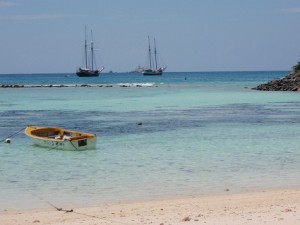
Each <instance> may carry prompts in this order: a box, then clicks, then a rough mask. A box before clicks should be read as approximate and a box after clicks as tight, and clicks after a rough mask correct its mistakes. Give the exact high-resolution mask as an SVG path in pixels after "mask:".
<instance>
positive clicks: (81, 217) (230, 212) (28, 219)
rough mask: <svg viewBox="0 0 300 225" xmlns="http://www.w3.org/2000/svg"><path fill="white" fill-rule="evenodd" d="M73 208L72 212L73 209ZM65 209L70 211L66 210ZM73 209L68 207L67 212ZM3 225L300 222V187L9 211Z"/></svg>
mask: <svg viewBox="0 0 300 225" xmlns="http://www.w3.org/2000/svg"><path fill="white" fill-rule="evenodd" d="M70 209H71V208H70ZM63 210H65V209H63ZM66 210H68V209H66ZM0 224H1V225H17V224H18V225H19V224H22V225H27V224H51V225H66V224H72V225H91V224H126V225H129V224H130V225H134V224H157V225H171V224H172V225H174V224H207V225H212V224H231V225H232V224H239V225H240V224H270V225H271V224H272V225H273V224H288V225H293V224H295V225H296V224H300V189H293V190H290V189H289V190H271V191H261V192H252V193H241V194H231V193H230V191H226V192H225V193H224V194H222V195H215V196H197V197H187V198H174V199H164V200H153V201H140V202H127V203H113V204H103V205H99V206H96V207H89V208H73V212H66V211H57V210H56V209H55V208H51V209H39V210H31V211H16V210H4V211H2V212H1V214H0Z"/></svg>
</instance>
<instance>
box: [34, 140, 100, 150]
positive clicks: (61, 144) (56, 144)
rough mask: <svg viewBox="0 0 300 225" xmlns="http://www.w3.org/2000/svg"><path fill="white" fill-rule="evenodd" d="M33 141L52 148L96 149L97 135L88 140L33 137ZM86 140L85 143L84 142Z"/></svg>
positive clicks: (38, 144) (35, 143)
mask: <svg viewBox="0 0 300 225" xmlns="http://www.w3.org/2000/svg"><path fill="white" fill-rule="evenodd" d="M31 140H32V143H33V144H34V145H37V146H40V147H45V148H51V149H59V150H69V151H70V150H74V151H78V150H79V151H80V150H88V149H96V143H97V141H96V137H95V138H92V139H87V140H75V141H69V140H65V141H61V140H42V139H37V138H31ZM84 141H85V143H84Z"/></svg>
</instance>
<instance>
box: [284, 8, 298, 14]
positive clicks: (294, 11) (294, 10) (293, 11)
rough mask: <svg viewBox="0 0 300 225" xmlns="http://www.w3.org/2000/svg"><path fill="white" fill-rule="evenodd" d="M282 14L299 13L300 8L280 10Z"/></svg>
mask: <svg viewBox="0 0 300 225" xmlns="http://www.w3.org/2000/svg"><path fill="white" fill-rule="evenodd" d="M281 12H283V13H300V7H298V8H289V9H283V10H281Z"/></svg>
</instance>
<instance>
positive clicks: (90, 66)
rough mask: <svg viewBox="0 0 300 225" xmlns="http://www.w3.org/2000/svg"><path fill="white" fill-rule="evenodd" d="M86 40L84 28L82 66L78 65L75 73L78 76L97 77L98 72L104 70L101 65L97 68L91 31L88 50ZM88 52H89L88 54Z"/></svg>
mask: <svg viewBox="0 0 300 225" xmlns="http://www.w3.org/2000/svg"><path fill="white" fill-rule="evenodd" d="M88 47H89V46H88V41H87V35H86V28H85V40H84V66H83V67H79V68H78V70H77V72H76V74H77V76H79V77H98V76H99V74H100V72H101V71H102V70H104V67H102V68H101V69H100V70H99V69H97V66H96V61H95V54H94V42H93V32H92V31H91V42H90V52H89V50H88ZM89 53H90V54H89Z"/></svg>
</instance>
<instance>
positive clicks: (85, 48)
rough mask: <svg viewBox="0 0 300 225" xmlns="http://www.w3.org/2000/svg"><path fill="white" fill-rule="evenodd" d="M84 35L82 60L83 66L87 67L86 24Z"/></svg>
mask: <svg viewBox="0 0 300 225" xmlns="http://www.w3.org/2000/svg"><path fill="white" fill-rule="evenodd" d="M84 35H85V37H84V61H85V68H88V56H87V37H86V26H85V32H84Z"/></svg>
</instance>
